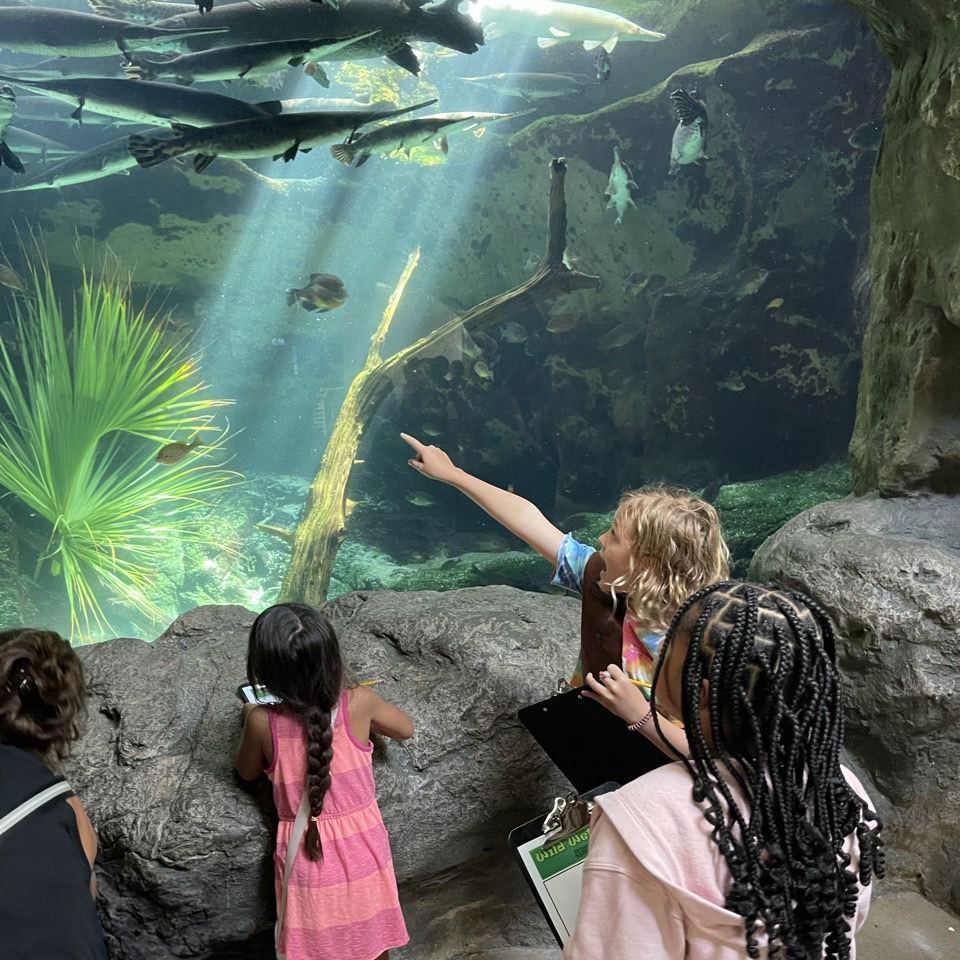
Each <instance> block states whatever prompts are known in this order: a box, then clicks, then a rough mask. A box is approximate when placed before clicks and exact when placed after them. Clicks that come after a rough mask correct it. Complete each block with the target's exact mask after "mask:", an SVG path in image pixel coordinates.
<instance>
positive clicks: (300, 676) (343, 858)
mask: <svg viewBox="0 0 960 960" xmlns="http://www.w3.org/2000/svg"><path fill="white" fill-rule="evenodd" d="M344 673H345V670H344V664H343V660H342V658H341V655H340V645H339V643H338V641H337V636H336V634H335V633H334V630H333V627H332V625H331V624H330V621H329V620H327V618H326V617H324V616H323V615H322V614H320V613H319V612H318V611H316V610H314V609H313V608H312V607H308V606H306V605H304V604H298V603H287V604H278V605H276V606H273V607H270V608H268V609H267V610H265V611H264V612H263V613H261V614H260V616H259V617H257V619H256V621H255V622H254V624H253V628H252V629H251V631H250V645H249V649H248V653H247V676H248V678H249V680H250V682H251V683H253V684H255V685H262V686H263V687H265V688H266V689H267V690H269V691H270V692H271V693H272V694H274V695H275V696H276V697H279V698H280V701H281V702H280V704H277V705H259V704H246V705H245V707H244V709H245V711H246V716H245V720H244V727H243V736H242V737H241V740H240V745H239V747H238V748H237V758H236V767H237V772H238V773H239V774H240V776H242V777H244V778H245V779H247V780H255V779H256V778H257V777H258V776H260V774H262V773H266V774H267V776H268V777H269V778H270V781H271V782H272V783H273V798H274V802H275V803H276V805H277V813H278V814H279V815H280V824H279V826H278V827H277V849H276V854H275V857H274V860H275V874H274V876H275V886H276V894H277V910H278V912H279V911H280V910H281V904H282V902H283V880H284V873H285V868H286V863H287V857H288V856H289V855H291V851H289V850H288V846H289V842H290V837H291V833H292V831H293V825H294V820H295V819H296V816H297V810H298V808H299V807H300V804H301V800H302V798H303V794H304V790H306V791H307V797H308V800H309V807H310V817H309V820H308V822H307V829H306V832H305V834H304V839H303V842H302V844H301V845H300V848H299V849H298V850H296V851H292V855H293V856H294V858H295V859H294V861H293V867H292V871H291V874H290V880H289V884H288V887H287V896H286V908H285V911H284V917H283V928H282V933H281V935H280V941H279V943H278V945H277V953H278V956H280V957H284V958H285V960H386V958H387V956H388V951H389V950H390V949H391V948H392V947H399V946H403V944H405V943H406V942H407V940H408V939H409V938H408V936H407V929H406V925H405V924H404V920H403V914H402V913H401V911H400V902H399V899H398V896H397V881H396V878H395V876H394V873H393V858H392V856H391V853H390V842H389V839H388V837H387V830H386V827H385V826H384V823H383V818H382V817H381V815H380V809H379V807H378V806H377V799H376V790H375V787H374V782H373V764H372V754H373V745H372V744H371V743H370V742H369V735H370V732H371V730H372V731H373V732H375V733H379V734H382V735H384V736H387V737H392V738H393V739H395V740H405V739H407V738H408V737H411V736H413V722H412V721H411V720H410V717H409V716H407V714H406V713H404V712H403V711H402V710H400V709H398V708H397V707H394V706H391V705H390V704H389V703H387V702H386V701H384V700H382V699H381V698H380V697H378V696H377V695H376V694H375V693H374V692H373V691H372V690H370V689H369V688H368V687H362V686H359V687H348V686H346V685H345V681H344ZM255 689H256V686H255Z"/></svg>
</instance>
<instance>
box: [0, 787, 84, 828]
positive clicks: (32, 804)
mask: <svg viewBox="0 0 960 960" xmlns="http://www.w3.org/2000/svg"><path fill="white" fill-rule="evenodd" d="M72 790H73V787H71V786H70V784H69V783H67V781H66V780H61V781H59V782H58V783H54V784H52V785H51V786H49V787H47V788H46V789H44V790H41V791H40V792H39V793H35V794H34V795H33V796H32V797H30V799H29V800H25V801H24V802H23V803H21V804H20V806H19V807H16V808H15V809H13V810H11V811H10V812H9V813H8V814H7V815H6V816H5V817H2V818H0V833H6V832H7V831H8V830H9V829H10V828H11V827H14V826H16V825H17V824H18V823H19V822H20V821H21V820H22V819H23V818H24V817H27V816H29V815H30V814H31V813H33V811H34V810H38V809H39V808H40V807H42V806H43V805H44V804H45V803H47V802H48V801H49V800H53V799H54V797H59V796H60V795H61V794H64V793H70V792H72Z"/></svg>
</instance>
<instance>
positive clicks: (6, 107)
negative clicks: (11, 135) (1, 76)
mask: <svg viewBox="0 0 960 960" xmlns="http://www.w3.org/2000/svg"><path fill="white" fill-rule="evenodd" d="M16 112H17V95H16V94H15V93H14V92H13V89H12V88H11V87H5V86H4V87H0V166H3V167H9V168H10V169H11V170H12V171H13V172H14V173H23V164H22V163H21V162H20V158H19V157H18V156H17V155H16V154H15V153H14V152H13V150H11V149H10V147H9V145H8V144H7V142H6V141H7V130H8V129H9V128H10V121H11V120H12V119H13V115H14V114H15V113H16Z"/></svg>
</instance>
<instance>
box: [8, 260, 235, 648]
mask: <svg viewBox="0 0 960 960" xmlns="http://www.w3.org/2000/svg"><path fill="white" fill-rule="evenodd" d="M25 286H26V291H25V293H24V294H22V295H14V302H13V307H12V317H13V323H14V324H15V326H16V340H17V341H18V344H19V351H15V350H14V349H13V348H12V347H8V345H7V343H3V342H0V405H2V411H0V412H2V416H0V486H2V487H4V488H5V489H6V490H7V491H9V492H10V493H11V494H13V495H14V496H15V497H17V498H18V499H19V500H21V501H22V502H23V503H24V504H26V505H27V507H29V508H30V509H31V510H32V511H34V512H35V513H36V514H37V515H38V516H39V517H41V518H43V520H45V521H46V522H47V524H48V525H49V527H48V542H47V544H46V548H45V549H44V550H43V551H42V552H41V554H40V556H39V559H38V561H37V569H36V573H35V575H39V574H40V573H41V572H42V571H43V570H46V572H47V573H49V574H51V575H53V576H54V577H56V578H62V582H63V590H64V592H65V598H66V601H67V603H68V605H69V612H70V623H71V634H72V636H73V637H74V638H77V639H80V640H84V639H89V638H91V637H92V636H94V635H95V634H96V633H98V632H102V631H104V630H105V629H107V628H108V627H109V621H108V619H107V616H106V614H105V613H104V609H103V599H104V592H106V593H108V594H111V595H113V596H114V597H117V596H119V597H122V599H123V601H124V602H126V603H128V604H131V605H132V606H134V607H135V608H136V609H137V610H139V611H140V612H141V613H143V614H144V615H146V616H148V617H150V618H151V619H159V618H160V616H161V615H162V611H160V610H158V609H157V607H156V605H155V603H154V602H153V601H152V600H151V599H150V597H149V595H148V594H149V585H150V582H151V574H152V571H153V570H154V569H155V568H156V566H157V565H158V563H159V562H160V559H161V557H162V547H163V544H164V541H166V540H168V539H169V538H174V537H175V538H178V539H181V540H190V539H191V538H193V537H196V536H198V535H199V534H198V533H197V530H196V528H195V525H194V524H193V522H192V518H191V514H192V513H193V512H194V511H195V510H196V508H197V507H198V506H201V505H203V503H204V498H205V497H207V496H208V495H210V494H212V493H213V492H214V491H217V490H220V489H222V488H224V487H226V486H228V485H230V484H231V483H232V482H234V479H235V478H236V476H237V475H236V474H235V473H233V472H232V471H227V470H224V469H223V468H222V467H221V466H220V465H218V464H215V463H212V462H209V459H208V458H209V457H210V455H211V454H212V453H215V452H216V451H217V450H219V449H221V447H222V444H223V442H224V437H225V431H220V430H217V429H216V428H213V427H212V426H211V423H210V422H211V420H212V418H213V415H214V413H215V412H216V411H217V410H218V409H219V408H220V407H222V406H223V405H224V404H225V403H227V402H229V401H224V400H218V399H215V398H213V397H210V396H208V395H206V394H205V392H204V391H205V389H206V388H205V385H204V383H203V382H202V381H201V380H200V379H199V376H198V365H197V360H196V358H195V357H194V356H192V355H191V353H190V348H189V344H188V343H187V342H186V341H185V340H184V339H183V338H182V337H177V336H174V335H171V333H170V332H169V325H168V324H167V323H166V318H165V317H164V316H163V315H161V314H157V313H153V312H150V311H149V310H148V309H146V308H142V309H137V308H135V307H134V306H133V305H132V303H131V291H130V287H129V284H128V283H126V282H125V281H124V279H123V277H122V275H121V274H120V273H119V272H117V271H114V272H112V273H109V272H108V273H106V274H105V275H103V276H100V277H95V276H93V275H91V274H90V273H87V272H84V274H83V279H82V285H81V287H80V289H79V290H77V291H76V292H75V294H74V297H73V299H72V302H69V301H68V302H67V303H64V301H63V300H62V299H61V298H60V296H58V294H57V292H56V290H55V288H54V281H53V278H52V276H51V272H50V268H49V265H48V264H47V263H46V261H44V260H43V258H42V257H40V256H37V257H36V258H34V265H33V266H32V267H31V269H30V271H29V276H28V280H27V281H26V284H25ZM210 430H213V431H214V432H216V433H217V438H216V439H214V440H213V441H212V442H207V441H205V440H204V441H201V443H198V442H197V438H198V437H203V431H210ZM187 440H190V441H191V442H192V443H193V444H196V446H195V447H192V448H190V449H188V450H187V452H186V453H184V455H182V456H179V457H178V458H176V459H171V452H170V449H169V448H170V445H179V446H174V447H173V455H175V454H177V453H180V450H179V447H181V446H182V447H190V444H189V443H184V442H183V441H187ZM158 450H167V453H166V454H165V456H163V457H160V456H159V454H158Z"/></svg>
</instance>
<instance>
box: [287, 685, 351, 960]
mask: <svg viewBox="0 0 960 960" xmlns="http://www.w3.org/2000/svg"><path fill="white" fill-rule="evenodd" d="M339 706H340V705H339V704H337V706H335V707H334V708H333V709H332V710H331V711H330V726H331V727H333V726H334V725H335V724H336V722H337V710H338V709H339ZM309 816H310V796H309V794H308V792H307V788H306V784H304V788H303V795H302V796H301V797H300V806H299V807H298V808H297V817H296V819H295V820H294V821H293V829H292V830H291V831H290V842H289V843H288V844H287V862H286V863H285V864H284V865H283V892H282V893H281V894H280V902H279V903H278V904H277V925H276V927H275V928H274V946H275V948H276V953H277V960H285V957H286V954H283V953H281V952H280V934H281V933H282V932H283V922H284V920H285V919H286V917H285V915H286V912H287V889H288V888H289V886H290V874H291V873H292V872H293V861H294V860H295V859H296V857H297V854H298V853H299V852H300V846H301V844H302V843H303V835H304V833H306V830H307V819H308V818H309Z"/></svg>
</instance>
